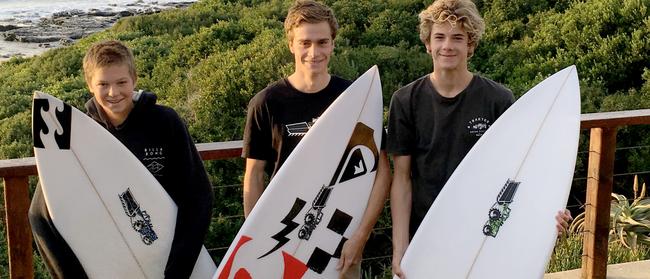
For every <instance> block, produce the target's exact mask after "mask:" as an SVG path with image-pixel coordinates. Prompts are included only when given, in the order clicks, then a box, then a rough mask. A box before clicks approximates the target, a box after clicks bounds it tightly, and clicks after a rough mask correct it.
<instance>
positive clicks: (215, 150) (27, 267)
mask: <svg viewBox="0 0 650 279" xmlns="http://www.w3.org/2000/svg"><path fill="white" fill-rule="evenodd" d="M634 125H650V109H643V110H628V111H614V112H602V113H587V114H582V115H581V125H580V128H581V129H583V130H591V132H590V137H589V141H590V150H589V164H588V169H589V173H592V174H594V175H593V176H592V177H589V178H588V179H587V180H588V183H587V203H591V204H592V205H593V206H591V207H587V208H586V210H587V211H589V212H592V213H590V214H591V216H593V218H588V219H587V220H586V222H587V223H586V224H585V225H586V227H585V228H586V231H589V232H590V233H589V234H586V235H585V240H584V252H583V265H582V272H583V277H584V278H605V276H606V272H607V235H608V232H607V231H606V230H602V229H598V228H599V227H600V228H603V226H600V225H599V224H603V223H605V224H607V223H608V222H609V207H610V204H609V197H610V195H611V186H612V182H613V168H612V166H613V162H614V161H613V160H614V151H615V148H616V132H617V130H618V128H621V127H625V126H634ZM196 146H197V149H198V150H199V154H200V155H201V158H202V159H203V160H206V161H208V160H224V159H231V158H238V157H239V156H240V154H241V147H242V141H228V142H212V143H200V144H197V145H196ZM35 175H38V173H37V170H36V162H35V159H34V157H25V158H17V159H7V160H0V177H2V178H3V181H4V197H5V199H4V208H5V214H4V216H3V217H4V220H5V222H6V229H7V244H8V245H7V246H8V256H9V273H10V278H33V277H34V271H33V267H32V266H33V247H32V236H31V230H30V227H29V220H28V219H27V212H28V210H29V204H30V194H29V177H30V176H35ZM598 178H600V179H598ZM590 214H587V215H590ZM605 228H606V226H605Z"/></svg>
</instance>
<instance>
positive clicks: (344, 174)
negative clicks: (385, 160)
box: [298, 122, 379, 240]
mask: <svg viewBox="0 0 650 279" xmlns="http://www.w3.org/2000/svg"><path fill="white" fill-rule="evenodd" d="M362 147H365V148H367V149H369V150H370V151H371V152H372V155H373V159H374V162H373V165H372V166H373V167H372V170H368V168H367V165H366V162H365V160H364V158H363V154H362V152H361V148H362ZM378 162H379V150H378V149H377V144H376V143H375V138H374V130H373V129H372V128H370V127H368V126H367V125H366V124H363V123H361V122H358V123H357V125H356V126H355V127H354V131H353V132H352V136H351V137H350V141H349V142H348V144H347V146H346V147H345V151H344V152H343V156H341V161H339V164H338V166H337V167H336V171H335V172H334V175H333V176H332V180H331V181H330V183H329V185H323V186H322V187H321V189H320V191H319V192H318V195H316V198H315V199H314V200H313V201H312V204H311V208H310V209H309V211H307V214H305V218H304V220H305V223H304V224H303V225H302V227H300V231H299V232H298V237H299V238H300V239H304V240H309V238H310V237H311V234H312V232H313V231H314V230H315V229H316V227H317V226H318V224H320V222H321V220H322V219H323V209H324V208H325V206H326V204H327V200H328V199H329V197H330V195H331V194H332V191H333V190H334V186H336V185H337V184H340V183H343V182H346V181H348V180H351V179H354V178H357V177H359V176H362V175H364V174H366V173H368V172H373V171H375V170H377V163H378Z"/></svg>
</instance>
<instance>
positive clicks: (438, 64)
mask: <svg viewBox="0 0 650 279" xmlns="http://www.w3.org/2000/svg"><path fill="white" fill-rule="evenodd" d="M426 47H427V52H429V53H430V54H431V57H432V58H433V67H434V70H436V71H440V70H466V69H467V59H468V54H469V52H470V51H472V52H473V51H474V46H470V45H469V36H468V35H467V32H465V30H464V29H463V27H462V26H460V24H455V26H454V27H452V25H451V24H450V23H448V22H445V23H442V24H440V23H434V24H433V27H432V28H431V38H429V44H427V45H426Z"/></svg>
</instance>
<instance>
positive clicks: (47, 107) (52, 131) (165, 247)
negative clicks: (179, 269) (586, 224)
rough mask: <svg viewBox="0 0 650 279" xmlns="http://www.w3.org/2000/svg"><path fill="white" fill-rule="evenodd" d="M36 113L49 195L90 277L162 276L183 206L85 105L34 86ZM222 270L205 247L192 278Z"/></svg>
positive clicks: (39, 159) (56, 219)
mask: <svg viewBox="0 0 650 279" xmlns="http://www.w3.org/2000/svg"><path fill="white" fill-rule="evenodd" d="M32 113H33V122H32V128H33V138H34V153H35V154H36V165H37V168H38V175H39V179H40V183H41V187H42V189H43V194H44V197H45V202H46V203H47V207H48V209H49V213H50V216H51V217H52V221H53V223H54V226H55V227H56V229H57V230H58V231H59V233H60V234H61V236H62V237H63V238H64V239H65V241H66V242H67V243H68V245H69V246H70V248H71V249H72V251H73V252H74V253H75V255H76V256H77V258H78V259H79V262H80V263H81V265H82V266H83V268H84V270H85V271H86V273H87V275H88V277H90V278H163V277H164V270H165V266H166V264H167V258H168V256H169V251H170V249H171V243H172V239H173V236H174V228H175V226H176V212H177V207H176V204H175V203H174V202H173V201H172V199H171V198H170V197H169V195H168V194H167V192H165V190H164V189H163V188H162V186H161V185H160V184H159V183H158V181H157V180H156V179H155V178H154V177H153V175H152V174H151V173H150V172H149V171H148V170H147V168H146V167H145V166H144V165H143V164H142V163H140V161H139V160H138V159H137V158H136V157H135V156H134V155H133V154H132V153H131V152H130V151H129V150H128V149H127V148H126V147H125V146H124V145H122V143H120V142H119V141H118V140H117V139H116V138H115V137H113V136H112V135H111V134H110V133H109V132H108V131H106V129H104V128H103V127H101V126H100V125H99V124H97V123H96V122H95V121H94V120H92V119H91V118H89V117H88V116H86V115H85V114H84V113H82V112H81V111H79V110H77V109H75V108H73V107H71V106H69V105H67V104H65V103H63V102H62V101H61V100H59V99H57V98H55V97H52V96H50V95H48V94H45V93H42V92H35V93H34V99H33V110H32ZM154 151H155V150H154ZM152 154H153V155H159V152H158V151H156V152H153V151H152ZM215 272H216V266H215V264H214V262H213V261H212V259H211V258H210V255H208V253H207V251H206V250H205V248H203V249H202V250H201V254H200V256H199V259H198V260H197V263H196V265H195V267H194V271H193V274H192V278H211V277H212V276H213V275H214V273H215Z"/></svg>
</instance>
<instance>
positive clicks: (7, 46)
mask: <svg viewBox="0 0 650 279" xmlns="http://www.w3.org/2000/svg"><path fill="white" fill-rule="evenodd" d="M45 45H47V44H39V43H19V42H8V41H4V40H1V38H0V53H1V55H0V62H2V61H7V60H9V59H10V58H11V57H13V56H21V57H32V56H35V55H39V54H41V53H43V52H46V51H48V50H50V49H53V48H55V47H58V46H59V43H58V42H53V43H49V47H45Z"/></svg>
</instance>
